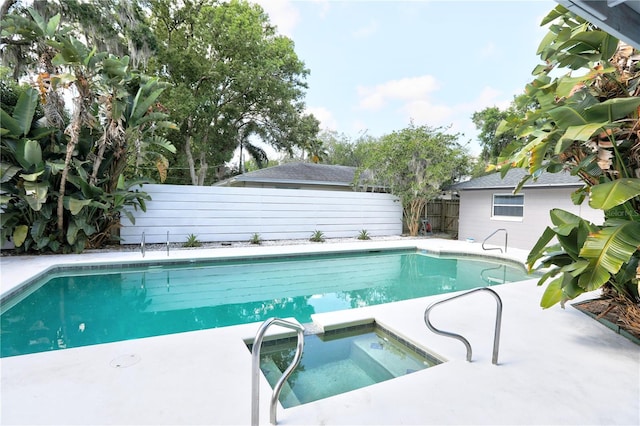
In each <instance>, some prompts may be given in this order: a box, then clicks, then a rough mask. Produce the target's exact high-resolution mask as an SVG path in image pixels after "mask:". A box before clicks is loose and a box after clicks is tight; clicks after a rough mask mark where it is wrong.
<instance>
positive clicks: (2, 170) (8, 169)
mask: <svg viewBox="0 0 640 426" xmlns="http://www.w3.org/2000/svg"><path fill="white" fill-rule="evenodd" d="M21 170H22V169H21V168H20V167H18V166H14V165H13V164H11V163H5V162H2V163H0V183H6V182H9V181H10V180H11V179H12V178H13V177H14V176H15V175H16V174H18V172H20V171H21Z"/></svg>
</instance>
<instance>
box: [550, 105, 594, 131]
mask: <svg viewBox="0 0 640 426" xmlns="http://www.w3.org/2000/svg"><path fill="white" fill-rule="evenodd" d="M583 114H584V113H583V111H582V110H579V109H577V108H575V107H573V106H560V107H557V108H553V109H551V110H549V115H550V116H551V118H553V121H555V122H556V125H557V126H558V127H559V128H561V129H567V128H569V127H571V126H584V125H585V124H590V123H589V121H588V120H587V119H586V118H585V117H584V115H583ZM598 121H601V120H598Z"/></svg>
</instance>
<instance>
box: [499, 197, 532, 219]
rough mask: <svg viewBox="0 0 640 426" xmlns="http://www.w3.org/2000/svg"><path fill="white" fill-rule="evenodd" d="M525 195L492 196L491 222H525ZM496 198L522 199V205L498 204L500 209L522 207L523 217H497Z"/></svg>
mask: <svg viewBox="0 0 640 426" xmlns="http://www.w3.org/2000/svg"><path fill="white" fill-rule="evenodd" d="M524 195H525V194H509V193H494V194H492V195H491V220H503V221H511V222H522V221H523V220H524V204H525V197H524ZM496 197H509V198H520V199H521V200H522V203H521V204H500V203H498V204H497V206H498V207H521V208H522V215H521V216H509V215H496V214H495V211H496Z"/></svg>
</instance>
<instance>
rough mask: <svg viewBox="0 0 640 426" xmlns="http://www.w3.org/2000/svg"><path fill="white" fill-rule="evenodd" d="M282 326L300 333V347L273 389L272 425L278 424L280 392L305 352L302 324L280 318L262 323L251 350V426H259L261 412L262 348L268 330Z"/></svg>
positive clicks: (271, 405)
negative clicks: (274, 326)
mask: <svg viewBox="0 0 640 426" xmlns="http://www.w3.org/2000/svg"><path fill="white" fill-rule="evenodd" d="M273 324H276V325H280V326H283V327H287V328H290V329H292V330H296V331H297V332H298V345H297V346H296V354H295V356H294V357H293V362H292V363H291V364H290V365H289V367H287V369H286V370H285V371H284V373H282V377H280V379H279V380H278V382H277V383H276V385H275V386H274V387H273V394H272V395H271V404H270V411H269V420H270V421H271V424H272V425H275V424H276V407H277V405H278V398H279V397H280V391H281V390H282V386H284V383H285V382H286V381H287V379H288V378H289V376H290V375H291V373H293V370H295V369H296V367H297V366H298V364H300V359H301V358H302V351H303V350H304V328H303V327H302V326H301V325H300V324H296V323H293V322H290V321H286V320H283V319H280V318H269V319H268V320H266V321H265V322H263V323H262V325H261V326H260V328H259V329H258V332H257V333H256V338H255V340H254V341H253V347H252V348H251V425H252V426H257V425H258V424H259V412H260V348H261V346H262V340H263V339H264V334H265V332H266V331H267V329H268V328H269V327H270V326H271V325H273Z"/></svg>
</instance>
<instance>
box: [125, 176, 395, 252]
mask: <svg viewBox="0 0 640 426" xmlns="http://www.w3.org/2000/svg"><path fill="white" fill-rule="evenodd" d="M142 190H143V191H145V192H147V193H148V194H149V195H150V196H151V198H152V201H148V202H147V211H146V212H142V211H140V210H137V211H135V210H130V211H131V213H132V214H133V216H134V217H135V224H132V223H131V222H130V221H129V220H128V218H127V217H126V216H125V215H123V216H122V219H121V223H122V228H121V230H120V236H121V238H122V240H121V244H139V243H140V241H141V239H142V233H143V232H144V234H145V241H146V243H164V242H166V241H167V232H169V241H170V242H185V241H186V240H187V237H188V236H189V235H191V234H193V235H195V236H196V237H197V239H198V241H201V242H215V241H249V240H250V239H251V238H252V236H253V235H254V234H255V233H258V234H259V235H260V239H262V240H283V239H305V238H309V237H310V236H311V234H312V233H313V232H315V231H321V232H322V233H323V234H324V236H325V237H326V238H339V237H356V236H357V235H358V234H359V233H360V231H361V230H363V229H364V230H366V231H367V233H368V234H369V235H371V236H383V235H400V234H402V206H401V204H400V202H399V201H397V198H396V197H394V196H392V195H390V194H379V193H371V192H352V191H317V190H300V189H272V188H242V187H239V188H236V187H219V186H183V185H144V186H143V188H142Z"/></svg>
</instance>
